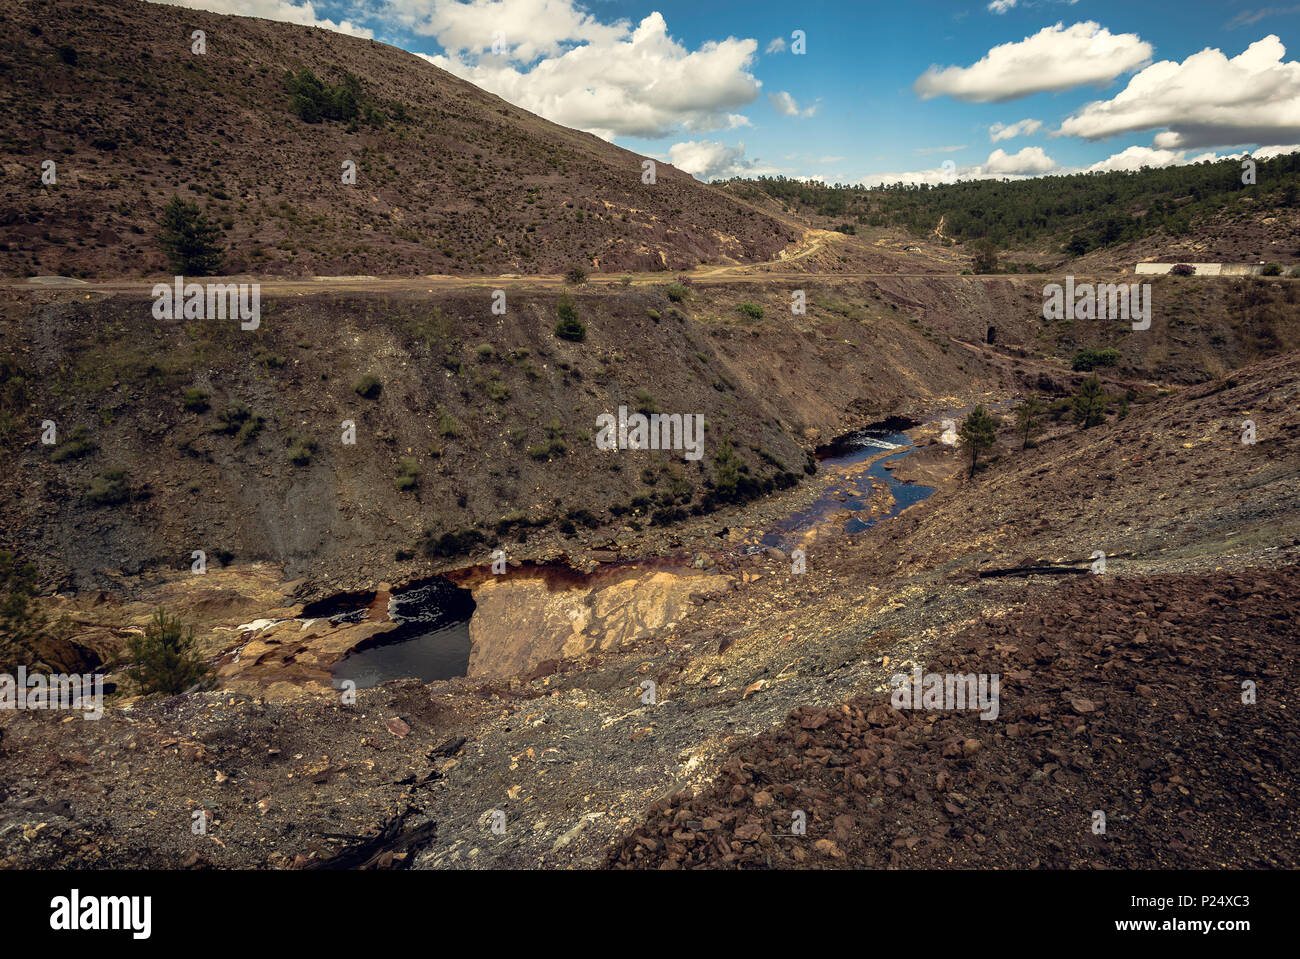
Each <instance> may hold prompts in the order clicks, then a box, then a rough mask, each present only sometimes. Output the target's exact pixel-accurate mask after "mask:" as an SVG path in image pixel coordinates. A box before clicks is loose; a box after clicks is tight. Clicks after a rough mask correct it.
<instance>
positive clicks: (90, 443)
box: [50, 426, 96, 463]
mask: <svg viewBox="0 0 1300 959" xmlns="http://www.w3.org/2000/svg"><path fill="white" fill-rule="evenodd" d="M95 449H96V446H95V441H94V440H92V439H91V438H90V434H89V432H88V431H87V430H86V428H85V427H84V426H78V427H75V428H74V429H73V430H72V432H71V433H70V434H68V436H67V437H66V438H65V439H64V440H63V442H62V443H60V444H59V445H58V446H56V447H54V450H53V452H51V453H50V460H51V462H54V463H62V462H64V461H66V460H75V459H80V458H81V457H83V456H88V455H89V454H91V453H93V452H95Z"/></svg>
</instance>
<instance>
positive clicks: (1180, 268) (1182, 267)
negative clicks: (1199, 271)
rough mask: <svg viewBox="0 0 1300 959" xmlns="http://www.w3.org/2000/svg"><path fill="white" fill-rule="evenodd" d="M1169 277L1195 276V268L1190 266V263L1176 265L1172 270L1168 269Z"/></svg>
mask: <svg viewBox="0 0 1300 959" xmlns="http://www.w3.org/2000/svg"><path fill="white" fill-rule="evenodd" d="M1169 275H1170V276H1195V275H1196V267H1194V266H1192V265H1191V264H1190V263H1176V264H1174V266H1173V267H1172V268H1170V270H1169Z"/></svg>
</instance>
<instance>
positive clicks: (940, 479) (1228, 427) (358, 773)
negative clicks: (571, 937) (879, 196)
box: [0, 356, 1300, 868]
mask: <svg viewBox="0 0 1300 959" xmlns="http://www.w3.org/2000/svg"><path fill="white" fill-rule="evenodd" d="M1298 364H1300V357H1295V356H1291V357H1281V358H1278V359H1277V360H1275V361H1270V362H1268V363H1265V364H1262V365H1260V366H1258V367H1252V368H1250V369H1248V370H1243V371H1241V372H1240V373H1239V374H1237V375H1235V376H1234V377H1233V378H1232V379H1229V380H1224V381H1221V382H1217V383H1212V384H1206V385H1205V386H1203V387H1197V388H1195V389H1193V390H1190V391H1184V392H1182V393H1180V394H1178V395H1174V396H1170V397H1167V398H1164V399H1158V400H1156V401H1154V402H1152V403H1150V404H1145V405H1141V406H1136V407H1134V409H1133V410H1132V411H1131V412H1130V413H1129V416H1128V418H1127V419H1125V420H1122V421H1112V422H1111V423H1109V424H1108V425H1106V426H1104V427H1098V428H1096V429H1094V430H1090V431H1087V432H1086V433H1080V432H1078V431H1074V430H1066V429H1063V428H1062V429H1056V430H1054V431H1052V432H1049V433H1048V434H1047V435H1046V436H1044V438H1043V440H1042V441H1041V442H1040V444H1039V446H1038V447H1037V448H1036V449H1031V450H1027V451H1021V450H1019V449H1018V444H1017V443H1016V442H1015V440H1014V438H1013V437H1012V436H1011V435H1010V432H1009V431H1007V432H1004V433H1003V434H1002V435H1001V437H1000V439H999V448H998V450H997V451H996V452H995V455H994V457H993V459H992V462H991V465H990V466H989V468H988V469H987V470H984V471H982V472H981V473H980V474H978V475H977V477H976V478H975V479H974V480H969V479H966V478H965V475H964V471H963V470H961V469H960V464H959V463H954V462H952V458H953V457H957V456H959V454H958V453H957V452H956V451H952V450H948V449H947V448H946V447H944V445H943V444H941V443H935V444H934V445H932V446H926V447H924V450H923V452H924V455H925V456H926V457H928V459H929V466H928V467H926V473H927V477H928V478H929V479H933V480H934V481H936V482H937V483H939V486H940V489H939V491H938V492H937V493H936V494H935V495H934V496H932V497H931V498H930V499H928V500H926V501H925V502H923V503H920V504H919V505H917V506H915V507H913V508H912V509H910V510H908V511H906V512H905V513H903V514H902V515H901V516H900V517H898V518H897V519H896V520H891V521H889V522H886V523H882V524H880V525H879V526H877V527H875V528H874V529H872V530H870V531H868V532H866V533H862V534H857V535H854V536H849V535H845V534H843V533H839V534H836V533H835V532H833V531H832V532H830V533H828V534H827V535H825V536H822V537H818V538H817V540H816V541H815V543H814V544H813V546H812V547H810V549H809V553H808V568H807V572H805V573H803V574H797V573H795V572H794V571H793V569H792V565H791V562H790V560H789V558H788V557H783V556H781V555H779V554H767V553H755V554H746V553H744V552H743V551H742V550H743V546H742V543H741V542H737V543H734V544H731V546H732V551H731V552H728V551H727V550H726V548H725V547H720V549H719V552H718V554H717V558H715V562H716V566H715V567H714V568H713V569H710V570H706V571H705V572H706V573H708V574H710V575H714V576H717V577H724V576H725V577H726V578H727V579H728V580H729V588H728V589H726V590H725V591H722V592H719V593H717V594H716V595H711V596H699V597H697V598H696V600H693V601H691V602H690V603H689V604H688V608H687V609H686V610H685V612H684V613H683V615H682V617H681V618H680V620H678V621H675V622H672V623H663V624H662V625H661V626H660V627H659V628H656V629H653V630H648V631H646V632H644V633H638V634H637V635H635V636H634V637H631V638H629V640H628V641H627V642H625V643H623V644H621V645H618V646H616V647H614V648H608V649H604V648H599V646H597V647H594V648H591V649H588V650H585V651H583V652H581V653H579V654H577V655H574V656H572V657H569V658H563V657H561V658H555V659H550V660H547V661H545V662H541V663H538V664H537V665H536V666H534V667H533V668H531V669H530V670H529V671H528V672H527V673H525V674H522V675H517V676H515V677H513V678H492V677H480V678H473V677H471V678H461V679H456V680H451V681H447V682H441V683H433V684H428V685H426V684H421V683H417V682H411V681H406V682H398V683H389V684H386V685H383V686H380V687H377V688H375V689H372V690H362V691H359V692H358V693H357V698H356V702H355V703H346V702H343V701H342V700H341V699H340V697H339V695H338V694H337V693H335V694H321V695H309V694H305V693H304V694H301V695H299V696H298V698H295V699H275V698H271V697H267V696H265V695H262V696H259V695H257V694H256V693H255V691H254V692H253V693H252V694H251V695H250V692H249V691H248V690H243V689H241V690H240V691H238V692H236V691H225V692H218V691H214V692H208V693H201V694H194V695H191V696H188V697H180V698H177V699H174V700H164V701H151V700H135V701H130V702H126V703H124V704H122V705H119V706H115V707H112V708H110V709H109V710H108V711H107V713H106V715H105V717H104V719H102V720H100V721H99V722H86V721H84V720H82V719H80V718H77V717H67V716H63V715H58V714H49V713H40V714H36V713H13V712H5V713H4V714H3V715H0V722H3V723H4V725H3V732H4V736H3V739H2V740H0V762H3V765H4V769H5V772H6V776H5V779H4V786H3V789H4V792H3V798H2V799H0V821H2V822H3V825H2V826H0V855H3V857H4V860H5V861H6V862H7V863H9V864H10V865H23V866H30V865H49V866H59V865H104V866H108V865H112V866H132V865H175V866H180V865H186V864H188V865H202V864H205V863H210V864H212V865H215V866H241V865H243V866H247V865H257V866H271V867H277V866H278V867H292V866H295V865H296V866H298V867H305V866H309V865H327V864H330V863H333V862H339V861H340V860H336V859H335V858H334V857H336V856H338V855H340V854H343V855H344V856H345V859H344V860H342V861H343V862H346V863H348V864H352V865H356V864H359V863H357V862H356V860H357V858H358V857H363V858H364V859H365V860H366V861H367V862H369V861H370V860H371V859H373V860H374V861H373V863H371V864H372V865H374V866H387V867H395V868H400V867H405V866H417V867H421V868H423V867H446V868H482V867H492V866H506V867H525V866H528V867H531V866H598V865H602V864H607V863H615V862H617V863H623V864H631V865H637V864H640V865H651V866H660V865H664V864H669V865H672V864H677V865H690V864H692V863H696V862H706V861H708V862H715V863H716V864H722V865H734V864H742V863H743V864H745V865H767V864H768V862H769V858H770V861H771V864H772V865H774V866H776V865H786V864H796V863H798V864H807V865H812V864H825V865H846V864H854V865H856V864H863V865H866V864H889V863H890V862H894V863H896V864H900V865H947V864H949V861H951V863H952V864H965V865H972V866H974V865H981V864H987V863H989V862H992V863H995V864H998V865H1025V866H1028V865H1032V864H1033V863H1034V862H1035V860H1037V863H1038V864H1039V865H1043V866H1064V865H1078V864H1084V863H1096V864H1102V865H1127V866H1139V865H1151V864H1159V865H1191V866H1218V865H1222V864H1230V865H1243V866H1245V865H1287V864H1290V860H1289V859H1288V858H1287V856H1288V855H1290V853H1289V852H1287V850H1288V849H1289V847H1290V846H1291V845H1293V844H1294V843H1293V836H1294V825H1295V823H1294V819H1293V818H1291V817H1292V814H1291V813H1288V812H1287V808H1288V802H1289V798H1288V797H1289V796H1290V795H1291V794H1292V793H1293V791H1294V782H1293V780H1292V779H1291V778H1289V777H1290V776H1291V774H1290V773H1289V772H1288V770H1289V768H1290V767H1291V766H1293V765H1294V763H1293V762H1292V761H1291V760H1292V758H1293V757H1294V754H1295V746H1296V743H1295V740H1294V734H1293V733H1292V732H1291V731H1290V729H1289V727H1288V726H1287V725H1286V723H1285V722H1284V721H1283V720H1284V718H1285V716H1286V712H1285V710H1286V709H1289V708H1291V706H1290V704H1289V700H1288V693H1287V689H1288V688H1289V686H1294V680H1295V677H1294V675H1293V669H1294V667H1293V666H1292V665H1291V663H1292V661H1293V660H1294V658H1295V657H1294V646H1295V641H1296V633H1295V627H1294V625H1293V622H1294V608H1293V606H1294V602H1295V600H1294V599H1293V597H1294V596H1295V595H1296V590H1295V588H1294V587H1295V575H1296V574H1295V567H1296V564H1297V562H1298V561H1300V530H1297V528H1296V523H1297V519H1296V516H1295V513H1294V509H1293V504H1294V503H1295V502H1296V499H1295V497H1296V492H1297V490H1296V482H1297V471H1296V464H1297V461H1298V458H1297V457H1296V455H1295V454H1296V450H1295V445H1294V444H1295V440H1294V439H1293V437H1294V436H1295V435H1296V431H1295V427H1296V425H1297V424H1296V423H1295V422H1294V420H1295V418H1296V416H1297V415H1298V414H1297V413H1296V409H1297V407H1296V404H1295V402H1294V391H1295V389H1296V385H1295V384H1296V382H1297V378H1296V375H1295V374H1296V369H1297V365H1298ZM1246 412H1249V413H1251V414H1253V415H1254V416H1255V417H1256V418H1257V420H1258V422H1259V424H1260V432H1259V438H1260V441H1259V443H1258V444H1257V445H1256V446H1255V447H1251V448H1243V446H1242V444H1241V443H1240V442H1239V438H1238V434H1237V433H1236V432H1235V426H1234V420H1235V418H1236V417H1238V416H1241V415H1243V414H1244V413H1246ZM1265 424H1267V429H1265ZM915 433H916V436H917V439H918V440H919V441H920V442H921V443H923V444H924V443H926V442H927V441H928V440H930V439H934V438H935V437H936V435H937V427H936V426H935V425H934V424H931V425H928V426H926V427H923V428H920V429H918V430H917V431H915ZM918 455H920V454H918ZM945 456H948V457H949V459H948V460H945V459H944V458H943V457H945ZM1078 461H1086V462H1087V463H1088V464H1089V466H1090V468H1088V469H1081V468H1080V467H1079V466H1078V465H1074V464H1076V462H1078ZM1121 461H1123V462H1122V464H1121ZM922 465H924V464H922ZM795 492H797V491H792V492H791V493H790V494H789V495H791V496H792V497H793V496H794V495H795ZM800 495H806V494H800ZM1162 496H1163V497H1165V499H1163V500H1162V499H1160V497H1162ZM1153 500H1154V503H1153ZM1076 503H1077V504H1078V506H1077V507H1076V505H1075V504H1076ZM1085 507H1086V508H1085ZM1148 510H1149V511H1151V512H1150V513H1148V512H1146V511H1148ZM1125 520H1127V525H1125V522H1124V521H1125ZM1099 534H1104V535H1101V536H1100V537H1099ZM744 535H745V534H744V532H743V530H742V531H741V538H742V539H743V537H744ZM720 542H721V541H720ZM1098 543H1100V544H1101V545H1102V546H1104V547H1106V552H1107V554H1108V557H1109V560H1108V563H1109V565H1108V568H1107V571H1106V573H1105V574H1103V575H1101V576H1096V575H1091V574H1089V573H1088V572H1087V571H1088V568H1089V566H1088V564H1089V556H1090V553H1091V551H1092V549H1093V547H1094V546H1095V545H1097V544H1098ZM1116 544H1118V545H1116ZM1026 561H1028V562H1030V563H1042V562H1052V563H1062V564H1064V565H1068V566H1072V567H1073V568H1074V575H1024V574H1023V572H1022V573H1020V574H1015V573H1008V572H1007V571H1008V570H1012V569H1013V568H1015V567H1019V566H1023V565H1025V563H1026ZM268 595H269V594H268ZM236 614H242V608H241V609H240V610H235V609H231V610H228V615H230V616H235V615H236ZM913 666H921V667H922V668H923V669H927V670H937V671H945V670H949V669H952V670H960V671H962V672H993V671H999V672H1001V673H1002V674H1003V677H1004V680H1003V681H1004V683H1005V685H1004V687H1003V695H1004V696H1005V702H1004V704H1003V708H1002V711H1001V713H1000V715H999V717H998V719H997V720H996V721H993V722H981V721H980V720H979V719H978V718H975V717H973V716H970V715H967V714H959V715H953V714H949V713H939V714H935V713H931V714H925V713H904V714H900V715H894V714H893V713H891V712H889V711H888V709H884V710H883V711H882V709H881V708H879V707H881V705H882V703H884V702H886V697H885V695H884V692H885V691H886V690H887V689H888V686H887V684H888V682H889V679H890V677H891V676H892V675H894V674H896V673H898V672H907V671H910V670H911V669H912V668H913ZM1247 679H1249V680H1252V681H1253V682H1255V683H1256V684H1257V687H1258V692H1257V696H1258V700H1257V702H1256V703H1255V704H1253V705H1249V706H1248V705H1245V704H1243V703H1241V701H1240V695H1241V683H1242V682H1243V681H1245V680H1247ZM647 680H649V681H652V682H653V683H654V684H655V686H654V692H655V696H654V701H653V702H647V701H643V697H644V696H645V694H646V692H647V688H648V687H646V686H644V685H643V684H644V683H645V682H646V681H647ZM268 691H269V690H268ZM844 704H847V710H848V711H847V712H845V711H844V708H842V707H843V706H844ZM774 730H776V732H773V731H774ZM1220 737H1222V738H1220ZM886 747H888V749H886ZM954 751H955V754H954ZM945 752H946V753H947V755H945ZM882 763H883V764H882ZM941 774H942V776H941ZM855 777H860V778H855ZM1022 786H1023V787H1024V788H1022ZM738 790H739V791H738ZM1139 790H1140V792H1139ZM1184 790H1185V792H1184ZM760 794H762V798H759V797H760ZM674 797H677V798H674ZM688 797H693V798H688ZM733 797H734V799H733ZM1242 797H1246V798H1245V799H1243V798H1242ZM769 802H770V805H769ZM755 803H757V805H755ZM1233 803H1236V805H1235V806H1234V805H1233ZM792 804H793V805H792ZM791 809H803V810H804V811H805V812H806V813H807V814H808V820H807V821H808V832H807V835H806V837H804V839H805V840H806V841H803V842H802V843H800V844H795V843H794V842H793V840H792V839H789V838H785V837H782V836H780V835H779V827H780V826H781V822H782V816H784V817H785V821H788V820H789V811H790V810H791ZM1098 809H1100V810H1102V811H1103V812H1104V813H1105V814H1106V817H1107V823H1108V825H1107V832H1106V834H1105V835H1104V836H1094V835H1093V834H1092V833H1091V831H1090V828H1091V827H1090V824H1091V818H1090V817H1091V815H1092V812H1093V811H1094V810H1098ZM202 810H207V811H208V812H210V813H211V814H212V815H211V817H210V818H209V819H208V820H207V831H206V834H205V835H203V836H196V835H195V834H194V833H193V832H192V830H191V823H192V821H193V820H192V815H193V813H194V812H196V811H202ZM648 810H649V812H647V811H648ZM1011 810H1014V811H1015V813H1016V815H1015V816H1014V817H1012V816H1011V815H1010V811H1011ZM751 817H753V818H755V819H756V821H753V822H751V821H750V819H751ZM843 817H850V818H843ZM1008 819H1014V821H1012V822H1009V823H1008V822H1006V820H1008ZM714 823H716V824H717V826H716V828H715V827H714ZM867 824H875V825H876V826H877V827H878V828H876V829H866V828H863V827H864V826H865V825H867ZM494 825H496V826H497V827H498V828H497V831H494V830H493V826H494ZM1003 825H1008V826H1009V828H1010V831H1009V832H1005V833H1003V832H1000V830H1001V828H1002V826H1003ZM697 826H698V828H697ZM706 826H707V827H708V828H706ZM665 829H667V830H668V832H667V833H665V832H664V830H665ZM909 830H910V831H909ZM687 834H689V835H690V837H691V838H689V839H687V838H686V836H687ZM376 836H382V837H386V838H384V839H382V840H373V841H370V842H369V843H368V842H367V841H368V839H370V837H376ZM765 836H766V837H768V838H767V839H765V838H764V837H765ZM977 836H978V837H981V838H975V837H977ZM720 839H721V840H722V842H721V843H720V842H719V840H720ZM642 840H647V841H642ZM819 842H820V843H821V845H820V846H819V845H818V843H819ZM827 843H832V844H833V845H827ZM733 844H734V845H733ZM724 845H725V848H723V847H724ZM611 850H612V851H611ZM796 852H799V853H802V854H803V855H804V856H806V857H808V858H807V859H805V860H804V862H803V863H799V860H798V859H797V856H796ZM729 856H730V857H733V858H730V859H729V858H727V857H729ZM981 856H984V857H987V858H985V859H980V858H979V857H981ZM673 857H676V858H673ZM782 857H785V858H782Z"/></svg>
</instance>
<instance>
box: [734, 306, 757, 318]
mask: <svg viewBox="0 0 1300 959" xmlns="http://www.w3.org/2000/svg"><path fill="white" fill-rule="evenodd" d="M736 312H737V313H739V314H740V315H741V316H747V317H749V318H750V319H751V320H761V319H762V318H763V308H762V307H761V306H759V305H758V304H757V303H741V304H740V305H739V306H737V307H736Z"/></svg>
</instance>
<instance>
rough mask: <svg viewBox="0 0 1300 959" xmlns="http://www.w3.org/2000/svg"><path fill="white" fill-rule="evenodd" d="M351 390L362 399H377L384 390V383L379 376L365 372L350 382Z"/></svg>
mask: <svg viewBox="0 0 1300 959" xmlns="http://www.w3.org/2000/svg"><path fill="white" fill-rule="evenodd" d="M352 391H353V392H354V393H356V394H357V396H359V397H361V398H362V399H364V400H373V399H378V398H379V394H380V393H382V392H383V391H384V384H383V382H381V381H380V379H379V377H377V376H373V375H371V374H370V373H367V374H366V375H365V376H363V377H361V378H360V379H359V380H357V381H356V382H355V383H353V384H352Z"/></svg>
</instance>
